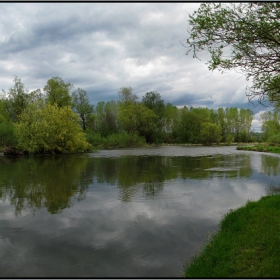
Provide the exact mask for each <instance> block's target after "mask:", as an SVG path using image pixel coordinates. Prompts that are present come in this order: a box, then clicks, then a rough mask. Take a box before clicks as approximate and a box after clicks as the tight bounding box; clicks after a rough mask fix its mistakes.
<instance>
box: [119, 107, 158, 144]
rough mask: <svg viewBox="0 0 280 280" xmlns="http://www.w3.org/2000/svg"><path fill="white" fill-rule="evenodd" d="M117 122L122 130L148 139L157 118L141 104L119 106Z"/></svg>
mask: <svg viewBox="0 0 280 280" xmlns="http://www.w3.org/2000/svg"><path fill="white" fill-rule="evenodd" d="M119 107H120V108H119V114H118V121H119V125H120V127H121V128H122V129H124V130H125V131H126V132H128V133H130V134H135V133H137V134H138V135H139V136H143V137H145V138H146V139H149V135H150V134H151V133H152V132H153V130H154V129H155V127H156V119H157V116H156V115H155V113H154V112H153V111H152V110H150V109H148V108H147V107H146V106H145V105H143V104H142V103H131V104H120V106H119Z"/></svg>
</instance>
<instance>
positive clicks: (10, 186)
mask: <svg viewBox="0 0 280 280" xmlns="http://www.w3.org/2000/svg"><path fill="white" fill-rule="evenodd" d="M86 163H87V158H86V157H79V156H77V155H76V156H75V155H59V156H52V155H49V156H36V157H35V156H30V157H24V158H18V160H16V161H15V159H14V158H13V159H12V158H11V161H10V162H9V159H8V158H4V157H1V158H0V170H1V178H0V196H1V198H2V200H10V202H11V204H12V205H14V206H15V213H16V215H18V214H20V213H21V211H22V210H24V209H27V208H31V209H32V211H33V212H35V211H36V209H40V208H42V207H46V208H47V210H48V211H49V212H50V213H52V214H55V213H59V212H61V211H62V210H63V209H65V208H67V207H70V206H71V203H72V202H71V198H72V197H73V198H74V197H76V199H77V200H81V199H84V198H85V192H86V190H87V188H88V185H89V184H90V183H92V177H93V176H87V177H86V179H84V178H83V175H84V171H85V169H86Z"/></svg>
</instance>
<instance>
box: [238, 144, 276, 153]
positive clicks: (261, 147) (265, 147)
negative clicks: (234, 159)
mask: <svg viewBox="0 0 280 280" xmlns="http://www.w3.org/2000/svg"><path fill="white" fill-rule="evenodd" d="M236 149H237V150H243V151H254V152H268V153H276V154H280V147H279V146H273V145H269V144H258V145H252V146H238V147H237V148H236Z"/></svg>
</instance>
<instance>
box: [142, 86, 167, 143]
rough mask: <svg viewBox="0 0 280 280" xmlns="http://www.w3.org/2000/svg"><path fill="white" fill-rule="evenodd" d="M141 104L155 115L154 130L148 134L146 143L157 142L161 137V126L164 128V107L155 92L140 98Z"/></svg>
mask: <svg viewBox="0 0 280 280" xmlns="http://www.w3.org/2000/svg"><path fill="white" fill-rule="evenodd" d="M142 103H143V104H144V105H145V106H146V107H147V108H148V109H150V110H152V111H153V112H154V113H155V115H156V119H155V124H156V127H155V129H154V130H153V131H152V132H151V133H149V135H148V136H147V142H157V141H158V140H159V139H161V138H162V137H163V131H162V130H163V126H164V115H165V105H164V101H163V100H162V99H161V96H160V94H159V93H158V92H156V91H150V92H147V93H146V94H145V96H143V98H142Z"/></svg>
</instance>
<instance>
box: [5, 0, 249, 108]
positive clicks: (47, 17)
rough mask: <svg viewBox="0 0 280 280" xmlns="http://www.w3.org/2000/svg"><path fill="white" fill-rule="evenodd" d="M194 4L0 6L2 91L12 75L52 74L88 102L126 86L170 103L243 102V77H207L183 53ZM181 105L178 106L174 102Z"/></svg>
mask: <svg viewBox="0 0 280 280" xmlns="http://www.w3.org/2000/svg"><path fill="white" fill-rule="evenodd" d="M199 5H200V4H199V3H56V4H55V5H53V3H47V2H46V3H0V8H1V11H2V16H1V19H0V34H1V35H0V50H1V51H0V69H1V74H2V75H1V79H0V82H1V88H3V89H5V90H8V88H10V87H11V86H13V77H14V75H17V76H19V77H20V78H21V79H22V82H23V83H25V84H26V85H27V86H28V88H30V89H36V88H41V89H42V88H43V87H44V86H45V84H46V82H47V80H48V79H50V78H52V77H55V76H59V77H61V78H62V79H63V80H65V81H66V82H71V83H72V84H74V86H75V87H76V88H77V87H80V88H83V89H85V90H86V91H87V92H88V95H89V97H90V101H91V102H93V103H95V104H96V103H97V102H99V101H110V100H112V99H114V100H116V99H117V98H118V95H117V92H118V90H119V89H120V88H121V87H126V86H131V87H132V88H133V90H134V93H135V94H137V95H138V96H139V98H140V99H141V97H142V96H143V95H144V94H145V93H146V92H148V91H157V92H159V93H160V94H161V96H162V98H163V99H164V100H165V101H166V102H170V103H172V104H174V105H178V106H180V105H189V106H193V105H196V106H202V107H203V106H207V107H209V106H210V107H212V108H216V107H219V106H225V107H230V106H232V104H246V103H247V99H246V96H245V88H246V84H247V82H246V81H245V79H244V77H242V76H241V75H240V74H237V73H235V72H230V73H228V74H223V75H222V74H220V73H219V72H216V71H214V72H213V73H212V72H210V71H209V70H208V68H207V66H206V65H205V63H206V62H207V59H208V58H209V56H208V55H207V53H202V54H201V61H199V60H197V59H193V57H192V55H188V56H187V55H186V48H184V46H183V45H184V42H185V41H186V39H187V36H188V33H187V30H188V19H189V17H188V15H189V14H192V13H193V11H195V10H196V9H198V7H199ZM181 102H182V103H181Z"/></svg>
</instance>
